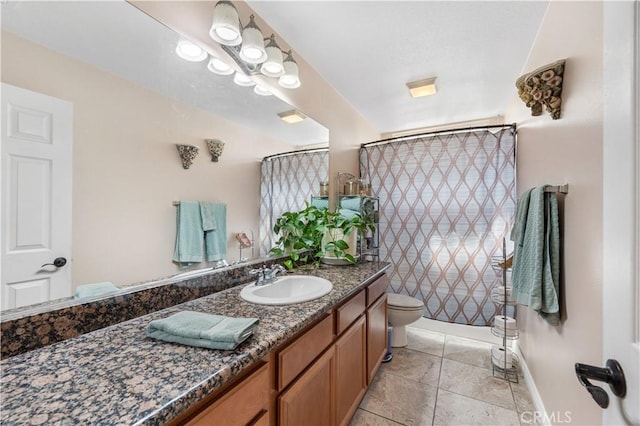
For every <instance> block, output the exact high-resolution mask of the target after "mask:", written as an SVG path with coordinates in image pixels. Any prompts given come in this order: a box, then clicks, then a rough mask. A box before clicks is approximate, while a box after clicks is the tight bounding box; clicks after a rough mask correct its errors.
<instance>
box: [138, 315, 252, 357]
mask: <svg viewBox="0 0 640 426" xmlns="http://www.w3.org/2000/svg"><path fill="white" fill-rule="evenodd" d="M257 323H258V318H231V317H225V316H222V315H212V314H205V313H202V312H193V311H181V312H178V313H176V314H173V315H171V316H169V317H167V318H163V319H159V320H154V321H151V322H150V323H149V326H148V327H147V336H149V337H152V338H154V339H159V340H164V341H166V342H172V343H180V344H182V345H188V346H198V347H201V348H207V349H222V350H231V349H235V348H236V347H237V346H238V345H239V344H240V343H242V342H244V341H245V340H246V339H247V338H248V337H249V336H250V335H251V333H253V328H254V327H255V325H256V324H257Z"/></svg>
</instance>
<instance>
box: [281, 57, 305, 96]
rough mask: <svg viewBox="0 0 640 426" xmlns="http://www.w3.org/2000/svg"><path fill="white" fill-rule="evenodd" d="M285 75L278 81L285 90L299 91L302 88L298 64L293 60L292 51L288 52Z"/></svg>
mask: <svg viewBox="0 0 640 426" xmlns="http://www.w3.org/2000/svg"><path fill="white" fill-rule="evenodd" d="M283 65H284V74H283V75H282V76H281V77H280V78H279V79H278V84H279V85H280V86H282V87H284V88H285V89H297V88H298V87H300V77H299V75H298V64H297V63H296V61H294V60H293V57H292V56H291V51H290V50H289V51H288V52H287V57H286V58H285V59H284V62H283Z"/></svg>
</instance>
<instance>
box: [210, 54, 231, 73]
mask: <svg viewBox="0 0 640 426" xmlns="http://www.w3.org/2000/svg"><path fill="white" fill-rule="evenodd" d="M207 69H208V70H209V71H211V72H212V73H214V74H219V75H231V74H233V73H234V70H233V68H231V67H230V66H229V65H227V64H226V63H224V62H223V61H221V60H220V59H218V58H216V57H215V56H212V57H211V58H210V59H209V63H208V64H207Z"/></svg>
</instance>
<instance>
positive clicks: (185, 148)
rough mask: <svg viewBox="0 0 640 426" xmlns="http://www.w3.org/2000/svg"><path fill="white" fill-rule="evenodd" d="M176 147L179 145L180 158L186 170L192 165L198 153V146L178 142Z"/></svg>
mask: <svg viewBox="0 0 640 426" xmlns="http://www.w3.org/2000/svg"><path fill="white" fill-rule="evenodd" d="M176 147H178V154H180V158H181V159H182V167H183V168H184V169H185V170H186V169H188V168H189V166H191V163H193V160H194V159H195V158H196V155H198V147H197V146H194V145H180V144H176Z"/></svg>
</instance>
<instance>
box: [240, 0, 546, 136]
mask: <svg viewBox="0 0 640 426" xmlns="http://www.w3.org/2000/svg"><path fill="white" fill-rule="evenodd" d="M248 3H249V5H250V6H251V8H253V9H254V10H255V11H256V13H257V14H258V15H260V16H261V17H262V18H263V19H264V20H265V22H267V23H268V24H269V25H270V26H271V27H272V28H273V29H274V30H275V31H276V32H277V33H278V34H279V35H280V36H282V38H283V39H284V40H286V42H287V44H289V45H290V46H291V47H292V48H293V50H294V57H295V55H298V56H301V57H303V58H304V59H305V60H306V61H307V62H308V63H309V64H310V65H311V66H312V67H313V68H314V69H315V70H316V71H317V72H318V73H320V74H321V75H322V76H323V77H324V79H325V80H327V81H328V82H329V84H330V85H332V86H333V87H334V88H335V89H336V90H337V91H338V92H340V93H341V94H342V95H343V96H344V98H345V99H346V100H347V101H348V102H349V103H350V104H351V105H353V106H354V107H355V108H356V109H357V110H358V111H359V112H360V113H361V114H362V115H363V116H364V117H365V118H366V119H367V120H368V121H370V122H371V124H372V125H373V126H374V127H375V128H377V129H378V130H379V131H380V132H385V133H386V132H393V131H402V130H407V129H415V128H422V127H427V126H434V125H442V124H447V123H455V122H460V121H466V120H475V119H482V118H487V117H493V116H497V115H500V114H503V113H504V112H505V109H506V106H507V103H508V101H509V100H510V99H511V98H512V97H513V96H514V95H515V93H516V88H515V81H516V79H517V78H518V77H519V76H520V75H521V74H522V73H523V71H524V70H523V66H524V64H525V61H526V59H527V56H528V54H529V51H530V48H531V46H532V44H533V41H534V39H535V37H536V34H537V31H538V28H539V27H540V23H541V21H542V19H543V16H544V13H545V11H546V8H547V4H548V2H547V1H543V0H539V1H390V0H387V1H287V2H282V1H279V2H278V1H259V0H249V1H248ZM432 76H437V77H438V79H437V81H436V86H437V88H438V93H437V94H436V95H435V96H431V97H424V98H417V99H413V98H411V97H410V96H409V92H408V90H407V88H406V83H407V82H410V81H415V80H420V79H424V78H427V77H432ZM301 79H302V84H304V75H302V76H301Z"/></svg>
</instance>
